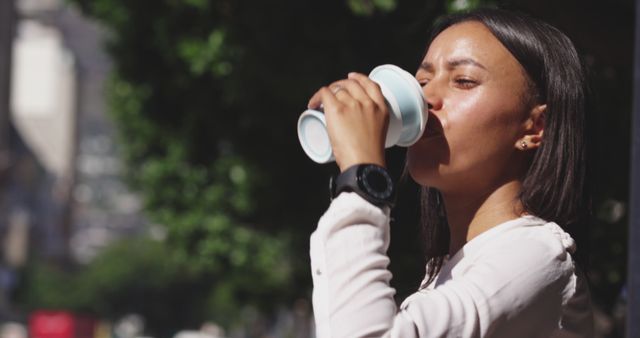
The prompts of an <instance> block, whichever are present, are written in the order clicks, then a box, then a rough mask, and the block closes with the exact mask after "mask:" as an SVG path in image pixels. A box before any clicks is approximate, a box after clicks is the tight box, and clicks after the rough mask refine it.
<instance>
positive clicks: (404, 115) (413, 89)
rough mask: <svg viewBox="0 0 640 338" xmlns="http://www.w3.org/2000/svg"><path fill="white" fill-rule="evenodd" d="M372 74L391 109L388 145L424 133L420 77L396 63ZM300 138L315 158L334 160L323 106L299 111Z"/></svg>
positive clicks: (406, 142) (403, 142) (412, 139)
mask: <svg viewBox="0 0 640 338" xmlns="http://www.w3.org/2000/svg"><path fill="white" fill-rule="evenodd" d="M369 78H370V79H371V80H373V81H375V82H377V83H378V84H379V85H380V89H381V90H382V95H383V96H384V98H385V101H386V102H387V107H388V109H389V113H390V115H389V129H388V131H387V138H386V141H385V148H390V147H392V146H394V145H398V146H402V147H408V146H410V145H412V144H414V143H415V142H416V141H418V139H420V137H421V136H422V133H423V132H424V128H425V125H426V123H427V116H428V115H427V114H426V112H425V109H424V108H425V100H424V96H423V95H422V89H421V88H420V84H419V83H418V81H417V80H416V79H415V78H414V77H413V75H411V74H410V73H408V72H407V71H405V70H403V69H402V68H400V67H398V66H394V65H382V66H378V67H376V68H374V69H373V70H372V71H371V73H369ZM298 139H299V140H300V144H301V145H302V149H303V150H304V152H305V153H306V154H307V156H309V157H310V158H311V159H312V160H313V161H315V162H317V163H328V162H332V161H335V158H334V157H333V150H332V149H331V142H330V141H329V134H328V133H327V123H326V121H325V118H324V113H323V112H322V110H314V109H307V110H305V111H304V112H303V113H302V115H300V118H299V119H298Z"/></svg>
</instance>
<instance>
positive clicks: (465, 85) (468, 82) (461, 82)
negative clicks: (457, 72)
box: [454, 77, 478, 89]
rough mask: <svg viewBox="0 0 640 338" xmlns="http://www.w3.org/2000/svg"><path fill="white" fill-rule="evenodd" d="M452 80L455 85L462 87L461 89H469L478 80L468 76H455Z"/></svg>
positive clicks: (475, 84)
mask: <svg viewBox="0 0 640 338" xmlns="http://www.w3.org/2000/svg"><path fill="white" fill-rule="evenodd" d="M454 82H455V85H456V87H458V88H462V89H471V88H473V87H475V86H477V85H478V81H476V80H474V79H470V78H464V77H461V78H456V79H455V80H454Z"/></svg>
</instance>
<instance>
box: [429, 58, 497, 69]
mask: <svg viewBox="0 0 640 338" xmlns="http://www.w3.org/2000/svg"><path fill="white" fill-rule="evenodd" d="M467 65H470V66H476V67H478V68H482V69H484V70H487V67H485V66H483V65H482V64H481V63H479V62H478V61H476V60H474V59H469V58H461V59H453V60H449V61H447V68H448V69H453V68H456V67H458V66H467ZM420 69H423V70H425V71H427V72H431V73H433V72H434V70H435V67H434V66H433V64H432V63H431V62H423V63H422V64H420Z"/></svg>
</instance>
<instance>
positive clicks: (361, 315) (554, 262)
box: [310, 193, 573, 338]
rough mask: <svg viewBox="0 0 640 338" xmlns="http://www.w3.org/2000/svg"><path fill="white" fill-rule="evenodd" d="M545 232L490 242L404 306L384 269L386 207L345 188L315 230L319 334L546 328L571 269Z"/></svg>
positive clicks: (478, 333)
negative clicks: (452, 273) (398, 303)
mask: <svg viewBox="0 0 640 338" xmlns="http://www.w3.org/2000/svg"><path fill="white" fill-rule="evenodd" d="M540 228H541V229H542V227H540ZM547 232H548V231H547ZM548 233H549V234H548V237H545V236H547V234H544V235H543V236H542V238H540V234H539V233H533V234H532V233H529V232H526V231H524V232H522V234H520V235H518V236H520V237H522V238H520V237H518V236H516V237H517V238H516V240H510V241H508V242H505V243H499V245H492V246H491V248H490V249H489V250H484V251H483V253H482V255H481V256H478V257H477V259H476V260H475V262H474V263H473V264H470V265H468V266H467V267H466V268H464V269H463V270H462V271H457V272H456V276H453V277H451V278H450V279H448V280H447V281H446V282H443V283H441V284H440V285H437V286H436V287H435V288H433V289H429V290H424V291H420V292H417V293H415V294H414V295H412V296H411V297H410V298H408V299H407V300H406V301H405V303H404V306H403V307H402V309H398V308H397V307H396V304H395V301H394V299H393V295H394V294H395V290H394V289H393V288H391V286H390V285H389V281H390V280H391V273H390V272H389V270H388V269H387V267H388V265H389V258H388V257H387V255H386V251H387V248H388V246H389V210H381V209H379V208H377V207H375V206H373V205H371V204H369V203H368V202H366V201H365V200H364V199H362V198H361V197H359V196H358V195H357V194H354V193H343V194H341V195H340V196H338V197H337V198H336V199H335V200H334V201H333V202H332V204H331V206H330V207H329V209H328V210H327V212H326V213H325V214H324V215H323V217H322V218H321V219H320V222H319V223H318V227H317V229H316V231H315V232H314V233H313V234H312V236H311V243H310V244H311V246H310V249H311V268H312V276H313V283H314V289H313V308H314V315H315V320H316V332H317V337H318V338H326V337H333V338H341V337H403V338H411V337H484V336H494V337H515V336H522V337H524V336H525V335H522V333H525V332H529V333H530V332H538V333H540V335H533V336H536V337H537V336H540V337H542V336H544V334H546V335H547V336H548V335H549V332H550V331H551V330H553V329H554V328H557V326H558V319H559V318H560V312H561V306H562V302H563V299H566V298H567V297H568V296H570V295H568V296H567V295H565V294H563V293H566V292H567V290H566V285H567V284H569V279H570V277H571V276H572V275H573V266H572V262H571V259H570V257H568V253H566V252H565V250H564V248H563V247H562V245H561V244H560V243H559V242H558V240H557V239H555V238H554V237H553V235H552V234H550V232H548ZM531 330H532V331H531ZM545 332H546V333H545Z"/></svg>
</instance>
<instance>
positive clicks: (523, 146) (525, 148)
mask: <svg viewBox="0 0 640 338" xmlns="http://www.w3.org/2000/svg"><path fill="white" fill-rule="evenodd" d="M520 146H521V147H522V150H527V141H524V140H523V141H522V143H520Z"/></svg>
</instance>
